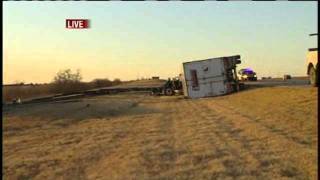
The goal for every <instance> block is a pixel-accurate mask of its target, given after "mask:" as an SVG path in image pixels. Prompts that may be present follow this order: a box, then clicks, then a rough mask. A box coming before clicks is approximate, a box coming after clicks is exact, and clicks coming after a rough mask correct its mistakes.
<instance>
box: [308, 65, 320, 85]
mask: <svg viewBox="0 0 320 180" xmlns="http://www.w3.org/2000/svg"><path fill="white" fill-rule="evenodd" d="M309 79H310V84H311V85H312V86H317V85H318V76H317V71H316V70H315V69H314V67H311V68H310V71H309Z"/></svg>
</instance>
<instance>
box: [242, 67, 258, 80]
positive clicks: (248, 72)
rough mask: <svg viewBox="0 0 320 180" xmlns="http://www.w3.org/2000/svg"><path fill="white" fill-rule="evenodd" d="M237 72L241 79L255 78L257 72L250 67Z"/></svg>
mask: <svg viewBox="0 0 320 180" xmlns="http://www.w3.org/2000/svg"><path fill="white" fill-rule="evenodd" d="M238 74H239V78H240V80H241V81H256V80H257V74H256V73H255V72H254V71H253V70H252V69H250V68H245V69H240V70H239V72H238Z"/></svg>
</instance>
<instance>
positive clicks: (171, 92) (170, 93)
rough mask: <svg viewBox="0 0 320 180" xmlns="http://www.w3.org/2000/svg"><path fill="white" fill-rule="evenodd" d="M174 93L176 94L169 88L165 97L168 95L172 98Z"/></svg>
mask: <svg viewBox="0 0 320 180" xmlns="http://www.w3.org/2000/svg"><path fill="white" fill-rule="evenodd" d="M173 93H174V92H173V90H172V89H170V88H168V89H166V90H165V95H167V96H172V95H173Z"/></svg>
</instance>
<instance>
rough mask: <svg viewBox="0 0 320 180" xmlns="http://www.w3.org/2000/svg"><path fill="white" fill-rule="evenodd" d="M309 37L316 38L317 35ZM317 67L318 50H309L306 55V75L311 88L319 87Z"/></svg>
mask: <svg viewBox="0 0 320 180" xmlns="http://www.w3.org/2000/svg"><path fill="white" fill-rule="evenodd" d="M310 36H318V33H315V34H310ZM318 66H319V65H318V48H309V50H308V53H307V74H308V76H309V79H310V84H311V85H313V86H318V85H319V78H318V71H319V68H318Z"/></svg>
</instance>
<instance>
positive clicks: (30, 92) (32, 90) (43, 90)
mask: <svg viewBox="0 0 320 180" xmlns="http://www.w3.org/2000/svg"><path fill="white" fill-rule="evenodd" d="M51 94H53V93H52V92H50V85H49V84H47V85H33V86H31V85H28V86H26V85H21V86H2V98H3V101H4V102H10V101H12V100H13V99H16V98H21V99H27V98H36V97H41V96H47V95H51Z"/></svg>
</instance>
